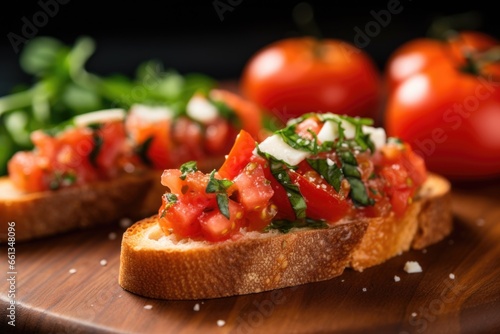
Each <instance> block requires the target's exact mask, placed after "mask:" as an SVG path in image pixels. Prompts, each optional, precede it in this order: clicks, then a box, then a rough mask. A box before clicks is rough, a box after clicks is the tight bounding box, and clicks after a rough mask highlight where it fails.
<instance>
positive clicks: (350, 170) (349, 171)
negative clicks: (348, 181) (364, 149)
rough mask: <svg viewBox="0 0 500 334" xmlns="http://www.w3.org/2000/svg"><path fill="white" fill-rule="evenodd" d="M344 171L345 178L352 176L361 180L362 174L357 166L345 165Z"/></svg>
mask: <svg viewBox="0 0 500 334" xmlns="http://www.w3.org/2000/svg"><path fill="white" fill-rule="evenodd" d="M342 171H343V172H344V175H345V176H351V177H355V178H358V179H359V178H361V173H360V172H359V170H358V167H356V166H353V165H350V164H347V163H345V164H344V166H342Z"/></svg>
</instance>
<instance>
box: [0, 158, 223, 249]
mask: <svg viewBox="0 0 500 334" xmlns="http://www.w3.org/2000/svg"><path fill="white" fill-rule="evenodd" d="M222 161H223V157H213V158H209V159H205V160H204V161H203V162H202V163H201V164H200V170H204V171H207V172H208V171H211V170H212V169H214V168H217V167H218V166H220V164H221V163H222ZM162 172H163V170H150V169H142V170H137V171H135V172H134V173H131V174H123V175H121V176H119V177H117V178H115V179H112V180H109V181H98V182H94V183H91V184H86V185H83V186H79V187H71V188H64V189H59V190H55V191H44V192H35V193H26V192H22V191H20V190H18V189H16V188H15V187H14V185H13V184H12V182H11V181H10V180H9V178H8V177H0V241H6V240H7V230H8V222H15V223H16V225H15V229H16V242H23V241H30V240H35V239H41V238H45V237H48V236H52V235H56V234H61V233H64V232H68V231H73V230H78V229H86V228H90V227H94V226H100V225H106V224H111V223H117V222H118V221H119V220H120V219H122V218H129V219H132V220H134V221H135V220H138V219H142V218H145V217H148V216H150V215H152V214H154V213H156V212H158V208H159V207H160V206H161V196H162V195H163V194H164V193H165V187H164V186H163V185H162V184H161V182H160V180H161V174H162Z"/></svg>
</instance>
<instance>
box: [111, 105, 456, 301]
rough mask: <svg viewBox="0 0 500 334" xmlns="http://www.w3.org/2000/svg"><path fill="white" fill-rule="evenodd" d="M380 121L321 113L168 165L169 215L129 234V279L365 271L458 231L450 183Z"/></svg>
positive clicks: (253, 281) (249, 278) (215, 289)
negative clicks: (216, 153)
mask: <svg viewBox="0 0 500 334" xmlns="http://www.w3.org/2000/svg"><path fill="white" fill-rule="evenodd" d="M372 124H373V123H372V120H370V119H365V118H353V117H347V116H344V115H336V114H332V113H322V114H319V113H311V114H306V115H304V116H301V117H299V118H296V119H292V120H290V121H288V123H287V125H286V126H285V127H284V128H283V129H281V130H278V131H276V132H275V133H273V134H272V135H269V136H268V137H266V138H265V139H264V140H261V141H259V140H256V139H255V138H254V137H253V136H252V135H251V134H249V133H248V132H246V131H244V130H242V131H240V133H239V135H238V137H237V139H236V141H235V143H234V145H233V147H232V148H231V150H230V152H229V154H228V156H227V157H226V159H225V161H224V163H223V164H222V166H221V167H220V168H218V169H214V170H212V171H211V172H210V173H206V172H202V171H200V170H199V169H198V168H197V164H196V163H195V162H194V161H190V162H186V163H185V164H183V165H182V166H181V168H179V169H166V170H164V172H163V174H162V177H161V183H162V185H163V186H164V190H165V192H164V194H163V195H162V205H161V206H160V207H159V208H158V214H156V215H153V216H151V217H148V218H146V219H143V220H140V221H138V222H137V223H135V224H133V225H132V226H131V227H130V228H129V229H128V230H127V231H126V232H125V234H124V235H123V239H122V243H121V256H120V270H119V284H120V285H121V286H122V288H124V289H125V290H128V291H130V292H132V293H135V294H138V295H142V296H146V297H151V298H161V299H206V298H218V297H225V296H232V295H240V294H249V293H257V292H261V291H266V290H272V289H277V288H283V287H288V286H292V285H298V284H303V283H310V282H315V281H321V280H327V279H331V278H333V277H335V276H338V275H340V274H342V272H343V271H344V269H345V268H353V269H354V270H357V271H363V270H364V269H365V268H368V267H371V266H375V265H379V264H381V263H383V262H384V261H387V260H388V259H390V258H392V257H394V256H396V255H397V254H400V253H401V252H404V251H408V250H409V249H410V248H412V247H413V248H416V249H421V248H424V247H426V246H428V245H430V244H433V243H436V242H438V241H440V240H442V239H443V238H444V237H445V236H447V235H448V234H449V233H450V231H451V230H452V215H451V204H450V189H451V186H450V183H449V182H448V181H447V180H446V179H445V178H443V177H441V176H439V175H435V174H432V173H429V172H428V171H427V169H426V166H425V163H424V160H423V159H422V158H421V157H420V156H419V155H417V154H416V153H415V152H414V151H413V150H412V148H411V146H410V145H409V144H407V143H405V142H402V141H401V140H399V139H397V138H387V137H386V134H385V131H384V129H383V128H375V127H372Z"/></svg>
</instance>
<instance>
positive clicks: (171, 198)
mask: <svg viewBox="0 0 500 334" xmlns="http://www.w3.org/2000/svg"><path fill="white" fill-rule="evenodd" d="M163 199H164V200H165V202H167V205H165V207H164V208H163V210H162V212H161V214H160V218H163V217H165V215H166V213H167V210H168V209H169V208H170V207H171V206H172V205H174V204H175V203H177V201H178V200H179V199H178V198H177V196H176V195H175V194H172V193H165V194H163Z"/></svg>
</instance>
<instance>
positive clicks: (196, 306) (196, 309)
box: [193, 303, 200, 312]
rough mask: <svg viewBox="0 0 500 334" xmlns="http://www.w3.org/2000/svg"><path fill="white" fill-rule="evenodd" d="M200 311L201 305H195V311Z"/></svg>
mask: <svg viewBox="0 0 500 334" xmlns="http://www.w3.org/2000/svg"><path fill="white" fill-rule="evenodd" d="M199 310H200V304H198V303H196V304H194V306H193V311H196V312H198V311H199Z"/></svg>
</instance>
